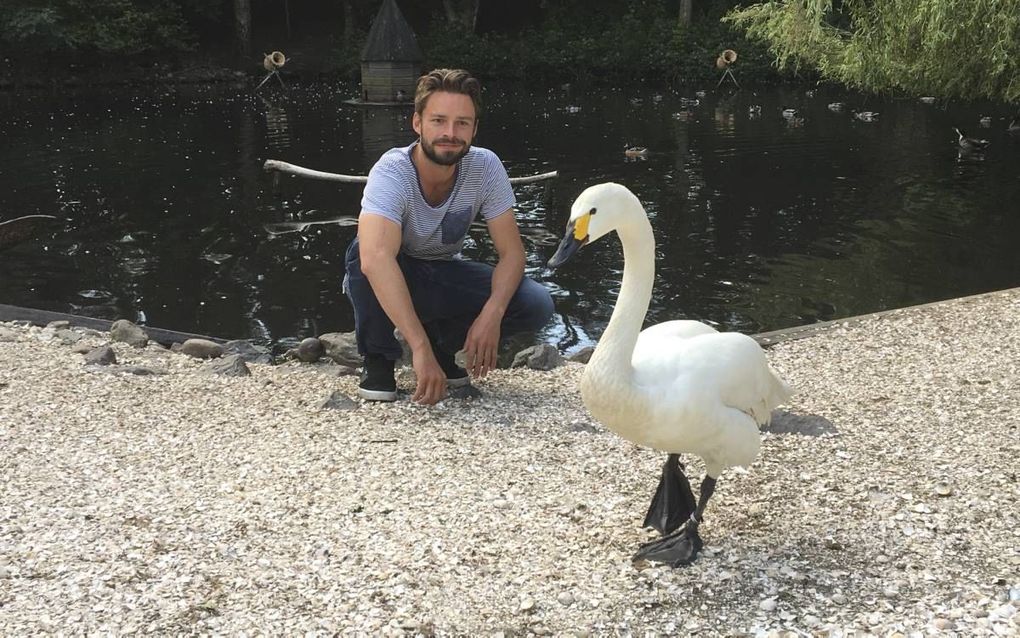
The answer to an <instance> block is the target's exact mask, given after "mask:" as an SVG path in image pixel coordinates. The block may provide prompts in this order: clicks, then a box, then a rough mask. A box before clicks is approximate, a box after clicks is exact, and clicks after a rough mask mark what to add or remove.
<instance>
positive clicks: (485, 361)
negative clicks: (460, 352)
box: [464, 309, 503, 379]
mask: <svg viewBox="0 0 1020 638" xmlns="http://www.w3.org/2000/svg"><path fill="white" fill-rule="evenodd" d="M502 320H503V318H502V317H501V316H499V315H498V314H497V313H494V312H487V311H486V310H485V309H483V310H482V312H481V314H479V315H478V317H477V318H476V319H475V321H474V323H472V324H471V328H470V329H469V330H468V333H467V339H465V340H464V362H465V364H466V365H467V370H468V372H470V373H471V376H472V377H474V378H476V379H477V378H479V377H484V376H485V375H486V374H488V373H489V371H491V370H495V369H496V355H497V354H499V326H500V323H501V322H502Z"/></svg>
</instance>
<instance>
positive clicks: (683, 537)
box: [549, 183, 791, 566]
mask: <svg viewBox="0 0 1020 638" xmlns="http://www.w3.org/2000/svg"><path fill="white" fill-rule="evenodd" d="M611 231H616V233H617V234H618V235H619V237H620V241H621V243H622V244H623V258H624V269H623V283H622V285H621V287H620V293H619V296H618V297H617V300H616V307H615V308H614V309H613V315H612V317H611V318H610V320H609V325H608V326H606V330H605V332H604V333H603V334H602V338H601V339H600V340H599V343H598V346H597V347H596V348H595V352H594V353H593V354H592V356H591V359H590V360H589V362H588V364H587V367H586V368H585V370H584V374H583V375H582V377H581V397H582V399H583V400H584V405H585V407H587V408H588V410H589V411H590V412H591V414H592V416H594V417H595V418H596V419H598V420H599V421H600V422H601V423H603V424H604V425H605V426H606V427H608V428H609V429H611V430H612V431H614V432H616V433H617V434H619V435H620V436H622V437H623V438H625V439H627V440H629V441H633V442H634V443H637V444H639V445H646V446H648V447H652V448H655V449H657V450H662V451H665V452H667V453H669V457H668V459H667V461H666V464H665V465H664V466H663V471H662V478H661V480H660V483H659V487H658V489H657V490H656V493H655V497H654V498H653V499H652V504H651V506H650V507H649V510H648V514H647V515H646V517H645V526H651V527H654V528H656V529H658V530H659V531H660V532H661V533H662V534H663V537H662V538H660V539H658V540H656V541H653V542H652V543H648V544H646V545H645V546H643V547H642V548H641V550H640V551H639V552H638V553H637V555H636V556H635V559H637V558H647V559H650V560H659V561H663V562H668V563H671V564H673V565H674V566H676V565H682V564H688V563H690V562H691V561H692V560H694V558H695V557H696V556H697V553H698V551H699V550H700V549H701V544H702V542H701V538H700V536H699V535H698V525H699V523H700V522H701V521H702V519H703V514H704V510H705V505H706V503H707V501H708V499H709V498H710V497H711V495H712V492H713V491H714V489H715V483H716V480H717V479H718V478H719V475H720V474H721V473H722V471H723V470H724V469H725V468H727V467H732V466H735V465H749V464H750V463H751V462H752V461H754V459H755V458H756V457H757V456H758V452H759V450H760V448H761V437H760V435H759V432H758V426H759V425H762V424H765V423H767V422H768V420H769V416H770V414H771V412H772V410H773V408H775V407H776V406H778V405H779V404H781V403H783V402H784V401H786V400H787V399H788V398H789V397H790V395H791V390H790V387H789V386H788V385H787V384H786V383H784V382H783V381H782V380H781V379H780V378H779V377H778V376H777V375H776V374H775V373H774V372H773V371H772V369H771V368H770V367H769V365H768V362H767V361H766V359H765V353H764V352H763V351H762V349H761V347H760V346H759V345H758V344H757V342H755V341H754V339H752V338H750V337H748V336H746V335H742V334H739V333H733V332H731V333H720V332H717V331H716V330H715V329H714V328H712V327H711V326H707V325H705V324H703V323H700V322H697V321H667V322H665V323H660V324H657V325H654V326H651V327H649V328H646V329H645V330H641V324H642V322H643V321H644V318H645V313H646V312H647V311H648V303H649V301H650V300H651V296H652V283H653V281H654V279H655V239H654V237H653V235H652V226H651V224H650V223H649V222H648V217H647V215H646V214H645V210H644V208H643V207H642V206H641V202H640V201H638V199H637V197H635V196H634V194H633V193H631V192H630V191H629V190H628V189H627V188H625V187H624V186H621V185H619V184H613V183H606V184H598V185H596V186H592V187H590V188H588V189H587V190H585V191H584V192H583V193H581V195H580V196H579V197H578V198H577V200H576V201H574V204H573V206H572V208H571V211H570V220H569V221H568V222H567V232H566V235H565V236H564V237H563V241H562V242H560V245H559V248H558V249H557V251H556V254H555V255H553V257H552V258H551V259H550V260H549V267H550V268H556V267H557V266H560V265H561V264H563V263H564V262H565V261H566V260H567V259H569V258H570V257H571V256H572V255H573V254H574V253H575V252H577V250H578V249H580V248H581V247H582V246H584V245H585V244H588V243H590V242H593V241H595V240H597V239H599V238H600V237H602V236H603V235H606V234H608V233H609V232H611ZM679 453H690V454H696V455H698V456H700V457H701V458H702V459H703V460H704V462H705V470H706V472H705V478H704V480H702V483H701V489H700V492H701V494H700V500H699V502H697V504H696V507H695V499H694V494H693V492H692V491H691V488H690V483H689V482H688V481H687V478H686V477H685V476H684V474H683V471H682V466H681V465H680V464H679V456H678V455H679ZM684 523H686V525H684ZM681 525H684V528H683V529H682V530H680V531H679V532H677V533H675V534H674V533H673V532H675V531H676V530H678V529H679V528H680V526H681Z"/></svg>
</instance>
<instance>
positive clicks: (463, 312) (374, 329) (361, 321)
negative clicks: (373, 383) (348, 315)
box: [344, 238, 553, 360]
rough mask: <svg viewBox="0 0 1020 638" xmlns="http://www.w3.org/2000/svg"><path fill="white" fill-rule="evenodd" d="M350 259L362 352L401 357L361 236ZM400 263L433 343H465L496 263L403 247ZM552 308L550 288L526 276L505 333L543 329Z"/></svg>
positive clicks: (347, 286) (450, 349)
mask: <svg viewBox="0 0 1020 638" xmlns="http://www.w3.org/2000/svg"><path fill="white" fill-rule="evenodd" d="M344 261H345V265H346V267H347V275H346V276H345V277H344V292H345V293H346V294H347V298H348V299H350V301H351V305H352V306H354V330H355V332H356V334H357V339H358V352H360V353H361V354H362V355H366V354H381V355H383V356H385V357H386V358H387V359H392V360H396V359H399V358H400V355H401V354H402V351H401V348H400V344H399V343H398V342H397V340H396V338H395V337H394V336H393V322H392V321H390V318H389V316H387V315H386V312H385V311H384V310H383V309H382V306H380V305H379V300H378V299H377V298H376V296H375V292H373V291H372V286H371V284H369V282H368V279H367V278H366V277H365V275H364V274H362V272H361V258H360V253H359V251H358V239H357V238H355V239H354V241H352V242H351V245H350V246H348V247H347V255H346V258H345V260H344ZM397 264H398V265H399V266H400V270H401V272H403V273H404V279H405V280H406V281H407V288H408V290H409V291H410V293H411V303H412V304H413V305H414V310H415V312H416V313H417V314H418V319H419V321H421V323H422V325H423V326H424V328H425V332H426V333H427V334H428V336H429V339H430V340H431V341H432V344H433V347H438V348H441V349H442V350H443V351H444V352H446V353H448V354H455V353H456V352H457V351H458V350H460V349H461V348H463V347H464V341H465V339H467V333H468V330H469V329H470V328H471V324H472V323H473V322H474V320H475V318H476V317H478V313H479V312H481V310H482V307H483V306H484V305H485V302H486V301H488V300H489V294H490V293H491V291H492V271H493V270H494V268H493V267H492V266H490V265H488V264H483V263H479V262H476V261H469V260H466V259H463V260H452V261H446V260H428V259H416V258H414V257H409V256H407V255H404V254H402V253H401V254H399V255H397ZM552 313H553V301H552V296H551V295H550V294H549V291H548V290H546V289H545V288H544V287H542V286H541V285H540V284H538V283H535V282H534V281H532V280H531V279H528V278H527V277H524V278H523V279H521V283H520V285H519V286H518V287H517V291H516V292H515V293H514V295H513V297H511V298H510V303H509V305H508V306H507V309H506V313H505V314H504V315H503V323H502V324H501V325H500V336H501V337H507V336H510V335H513V334H517V333H519V332H533V331H536V330H540V329H541V328H542V327H543V326H545V324H546V322H547V321H549V317H551V316H552Z"/></svg>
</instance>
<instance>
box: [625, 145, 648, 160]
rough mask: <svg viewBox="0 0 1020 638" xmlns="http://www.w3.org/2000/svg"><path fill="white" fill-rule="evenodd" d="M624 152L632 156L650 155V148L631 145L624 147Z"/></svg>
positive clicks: (627, 155)
mask: <svg viewBox="0 0 1020 638" xmlns="http://www.w3.org/2000/svg"><path fill="white" fill-rule="evenodd" d="M623 154H624V156H626V157H630V158H639V157H648V149H647V148H645V147H644V146H629V147H626V148H624V149H623Z"/></svg>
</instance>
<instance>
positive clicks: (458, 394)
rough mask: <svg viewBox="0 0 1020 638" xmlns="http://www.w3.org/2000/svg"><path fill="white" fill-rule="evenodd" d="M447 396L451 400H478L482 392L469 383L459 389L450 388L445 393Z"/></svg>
mask: <svg viewBox="0 0 1020 638" xmlns="http://www.w3.org/2000/svg"><path fill="white" fill-rule="evenodd" d="M447 395H448V396H449V397H450V398H451V399H480V398H482V391H481V390H479V389H478V388H476V387H475V386H473V385H471V384H470V383H469V384H467V385H462V386H460V387H459V388H450V389H449V390H448V391H447Z"/></svg>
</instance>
